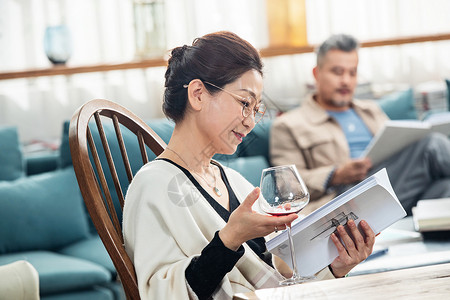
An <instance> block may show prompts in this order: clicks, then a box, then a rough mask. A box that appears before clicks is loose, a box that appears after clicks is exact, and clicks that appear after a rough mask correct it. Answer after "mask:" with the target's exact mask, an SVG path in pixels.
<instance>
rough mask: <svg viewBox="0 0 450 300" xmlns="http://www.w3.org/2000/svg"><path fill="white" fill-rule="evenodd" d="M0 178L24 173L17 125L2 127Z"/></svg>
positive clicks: (14, 177)
mask: <svg viewBox="0 0 450 300" xmlns="http://www.w3.org/2000/svg"><path fill="white" fill-rule="evenodd" d="M0 141H1V142H0V180H14V179H17V178H19V177H22V176H23V175H24V161H23V157H22V150H21V147H20V142H19V136H18V134H17V128H16V127H0Z"/></svg>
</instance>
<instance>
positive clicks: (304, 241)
mask: <svg viewBox="0 0 450 300" xmlns="http://www.w3.org/2000/svg"><path fill="white" fill-rule="evenodd" d="M405 215H406V213H405V211H404V209H403V207H402V206H401V205H400V202H398V199H397V197H396V195H395V193H394V192H393V190H392V187H391V185H390V182H389V179H388V177H387V173H386V170H385V169H383V170H381V171H379V172H378V173H376V174H375V175H373V176H371V177H369V178H368V179H366V180H365V181H363V182H362V183H360V184H359V185H357V186H355V187H353V188H352V189H351V190H349V191H347V192H345V193H344V194H342V195H341V196H339V197H337V198H335V199H333V200H332V201H330V202H329V203H327V204H325V205H324V206H322V207H320V208H319V209H317V210H316V211H314V212H312V213H311V214H310V215H308V216H306V217H305V218H304V219H302V220H301V221H299V222H298V223H296V224H295V226H293V228H292V232H293V235H294V247H295V251H296V259H297V265H298V269H299V270H298V271H299V273H300V275H312V274H314V273H316V272H317V271H319V270H321V269H322V268H324V267H326V266H327V265H329V264H330V263H331V262H332V261H333V260H334V259H335V258H336V257H337V256H338V252H337V250H336V247H335V245H334V244H333V242H332V240H331V238H330V235H331V234H332V233H333V232H334V231H335V230H336V227H337V226H339V225H346V223H347V221H348V220H349V219H353V220H354V221H355V223H356V224H359V222H360V221H361V220H366V221H367V223H368V224H369V225H370V227H371V228H372V229H373V231H374V232H375V233H379V232H380V231H381V230H383V229H385V228H386V227H388V226H389V225H391V224H392V223H394V222H395V221H397V220H399V219H401V218H403V217H404V216H405ZM267 248H268V250H269V251H270V252H272V253H273V254H275V255H277V256H279V257H280V258H282V259H283V260H284V261H285V262H286V263H287V264H288V265H291V263H290V249H289V244H288V241H287V232H283V233H282V234H280V235H278V236H276V237H275V238H274V239H272V240H270V241H268V242H267Z"/></svg>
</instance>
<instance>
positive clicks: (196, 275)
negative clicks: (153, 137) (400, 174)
mask: <svg viewBox="0 0 450 300" xmlns="http://www.w3.org/2000/svg"><path fill="white" fill-rule="evenodd" d="M159 159H161V160H165V161H167V162H169V163H171V164H173V165H175V166H177V167H178V168H179V169H180V170H181V171H183V173H184V174H185V175H186V176H187V177H188V178H189V180H190V181H191V182H192V183H193V184H194V186H195V187H196V188H197V189H198V190H199V192H200V193H201V194H202V195H203V197H205V199H206V200H207V201H208V203H209V204H210V205H211V206H212V207H213V208H214V210H215V211H216V212H217V213H218V214H219V216H220V217H221V218H222V219H223V220H224V221H225V222H228V219H229V218H230V215H231V213H232V212H233V211H234V210H235V209H236V208H237V207H238V206H239V201H238V199H237V197H236V194H235V193H234V191H233V190H232V189H231V186H230V183H229V182H228V178H227V176H226V174H225V172H224V170H223V168H222V167H221V166H220V165H219V164H217V163H215V162H212V163H213V164H214V165H215V166H217V167H218V168H219V170H220V176H221V177H222V180H223V182H224V183H225V186H226V188H227V191H228V198H229V202H230V211H228V210H226V209H225V208H224V207H223V206H222V205H220V204H219V203H218V202H217V201H216V200H214V198H213V197H211V195H210V194H209V193H208V192H207V191H205V189H204V188H203V187H202V186H201V185H200V184H199V183H198V181H197V180H196V179H195V178H194V176H192V174H191V173H190V172H189V171H188V170H186V169H185V168H183V167H182V166H180V165H178V164H177V163H175V162H173V161H171V160H169V159H166V158H159ZM247 245H248V246H249V247H250V248H251V249H252V250H253V251H254V252H255V253H256V254H257V255H258V256H259V257H260V258H261V259H263V260H264V261H265V262H266V263H267V264H268V265H270V266H271V267H273V266H272V255H271V254H270V253H269V252H267V248H266V244H265V240H264V238H263V237H260V238H256V239H253V240H249V241H247ZM244 252H245V250H244V247H243V246H240V247H239V249H238V250H237V251H233V250H230V249H228V248H227V247H225V245H224V244H223V243H222V240H221V239H220V238H219V234H218V231H217V232H216V233H215V235H214V238H213V239H212V240H211V242H210V243H209V244H208V245H207V246H206V247H205V248H204V249H203V250H202V253H201V254H200V255H199V256H196V257H194V258H193V259H192V261H191V263H190V264H189V266H188V267H187V268H186V272H185V276H186V280H187V282H188V283H189V285H190V287H191V288H192V290H193V291H194V292H195V294H196V295H197V297H198V298H199V299H209V298H210V297H211V295H212V293H213V292H214V291H215V290H216V288H217V286H218V285H219V284H220V281H221V280H222V279H223V277H224V276H225V275H226V274H227V273H228V272H230V271H231V269H233V267H234V265H235V264H236V263H237V261H238V260H239V259H240V258H241V257H242V255H244Z"/></svg>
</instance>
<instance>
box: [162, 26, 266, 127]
mask: <svg viewBox="0 0 450 300" xmlns="http://www.w3.org/2000/svg"><path fill="white" fill-rule="evenodd" d="M262 68H263V64H262V61H261V57H260V56H259V53H258V51H257V50H256V49H255V48H254V47H253V46H252V45H251V44H250V43H249V42H247V41H245V40H244V39H242V38H240V37H239V36H237V35H236V34H234V33H232V32H228V31H220V32H215V33H210V34H207V35H205V36H203V37H200V38H197V39H195V40H194V42H193V43H192V46H187V45H184V46H182V47H177V48H174V49H173V50H172V53H171V57H170V58H169V62H168V67H167V70H166V74H165V78H166V82H165V84H164V86H165V90H164V101H163V111H164V114H165V115H166V116H167V117H168V118H169V119H172V120H173V121H175V123H176V122H178V121H181V120H183V118H184V115H185V112H186V105H187V89H186V88H185V87H183V85H187V84H189V82H191V81H192V80H193V79H200V80H202V81H208V82H211V83H213V84H215V85H217V86H219V87H223V86H225V85H227V84H229V83H231V82H233V81H235V80H236V79H238V78H239V77H240V76H242V74H244V73H245V72H247V71H250V70H253V69H254V70H256V71H258V72H259V73H260V74H261V75H263V72H262ZM205 86H206V88H207V89H208V91H209V92H210V93H214V92H217V91H218V89H217V88H214V87H211V86H209V85H205Z"/></svg>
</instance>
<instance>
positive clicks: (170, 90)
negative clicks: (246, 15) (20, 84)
mask: <svg viewBox="0 0 450 300" xmlns="http://www.w3.org/2000/svg"><path fill="white" fill-rule="evenodd" d="M262 74H263V72H262V62H261V58H260V56H259V54H258V52H257V50H256V49H255V48H254V47H253V46H252V45H250V44H249V43H248V42H247V41H245V40H243V39H241V38H240V37H238V36H237V35H235V34H233V33H230V32H217V33H212V34H208V35H205V36H203V37H201V38H198V39H196V40H195V41H194V43H193V44H192V46H186V45H185V46H183V47H178V48H175V49H173V51H172V53H171V58H170V59H169V64H168V68H167V71H166V74H165V78H166V82H165V87H166V89H165V93H164V103H163V110H164V113H165V114H166V116H167V117H168V118H170V119H172V120H173V121H174V122H175V129H174V131H173V135H172V138H171V140H170V142H169V145H168V146H167V148H166V149H165V151H164V152H163V153H162V154H161V155H160V156H159V157H158V158H157V159H156V160H154V161H152V162H149V163H148V164H146V165H145V166H144V167H142V169H141V170H139V172H138V173H137V174H136V176H135V177H134V179H133V181H132V183H131V185H130V187H129V189H128V192H127V197H126V201H125V208H124V217H123V231H124V238H125V247H126V249H127V252H128V253H129V255H130V257H131V258H132V260H133V262H134V265H135V268H136V273H137V278H138V285H139V292H140V295H141V298H142V299H189V298H190V299H210V298H214V299H229V298H231V297H232V295H233V294H234V293H237V292H248V291H253V290H255V289H258V288H265V287H275V286H278V282H279V281H280V280H281V279H283V275H284V276H291V274H292V273H291V272H290V270H289V269H288V268H287V267H286V264H283V263H282V262H280V260H279V259H278V258H275V257H272V255H271V254H270V253H268V252H267V249H266V246H265V239H264V237H265V236H267V235H268V234H270V233H272V232H273V231H274V230H275V229H276V228H277V229H284V228H286V225H285V224H290V223H291V222H292V221H294V220H295V219H296V218H297V215H296V214H290V215H287V216H279V217H276V216H268V215H264V214H260V213H258V212H256V208H253V205H254V203H255V201H256V200H257V199H258V197H259V189H258V188H255V187H253V186H252V185H251V184H250V183H249V182H248V181H247V180H246V179H245V178H243V177H242V176H241V175H240V174H238V173H237V172H236V171H234V170H232V169H229V168H227V167H225V166H222V165H221V164H220V163H218V162H216V161H214V160H212V157H213V155H214V154H216V153H222V154H232V153H234V151H235V150H236V148H237V146H238V145H239V143H241V142H242V139H244V138H245V136H246V135H247V134H248V133H249V132H250V131H251V130H252V129H253V127H254V126H255V124H256V123H257V122H258V121H259V120H260V119H261V117H262V115H263V114H264V107H263V104H262V103H261V94H262V90H263V78H262ZM361 224H362V228H363V231H364V235H365V236H364V237H363V236H362V235H361V233H360V232H359V230H358V229H357V228H356V226H354V222H349V228H350V233H349V234H350V235H349V234H347V233H346V231H345V229H344V228H342V226H340V228H339V230H338V232H339V235H340V238H341V240H342V241H343V242H344V244H345V246H346V248H344V246H343V244H342V243H341V241H340V240H339V239H338V238H337V237H336V236H335V235H333V236H332V239H333V242H334V244H335V245H336V247H337V249H338V252H339V257H337V258H336V259H335V260H334V261H333V263H332V264H331V265H330V266H329V267H328V268H325V269H324V270H322V271H320V272H319V273H318V274H316V276H317V277H318V278H319V279H326V278H334V277H342V276H344V275H345V274H347V273H348V271H350V270H351V269H352V268H353V267H354V266H355V265H357V264H358V263H359V262H361V261H362V260H364V259H365V258H367V256H368V255H369V254H370V253H371V251H372V247H373V243H374V233H373V231H372V230H371V229H370V227H369V226H368V225H367V223H366V222H364V221H362V222H361ZM351 235H353V236H351Z"/></svg>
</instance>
